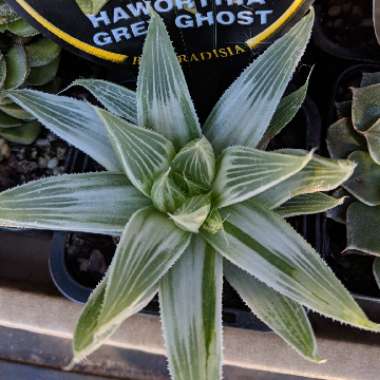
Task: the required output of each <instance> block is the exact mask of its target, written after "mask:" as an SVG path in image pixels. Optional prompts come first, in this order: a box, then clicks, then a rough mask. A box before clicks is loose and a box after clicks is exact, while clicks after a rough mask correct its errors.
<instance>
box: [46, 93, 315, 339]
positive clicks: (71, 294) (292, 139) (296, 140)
mask: <svg viewBox="0 0 380 380" xmlns="http://www.w3.org/2000/svg"><path fill="white" fill-rule="evenodd" d="M320 133H321V120H320V115H319V111H318V109H317V107H316V105H315V103H314V102H313V101H312V100H311V99H309V98H307V99H306V101H305V103H304V105H303V107H302V109H301V111H300V112H299V114H298V115H297V117H296V118H295V119H294V120H293V121H292V122H291V123H290V125H288V127H287V128H286V129H285V130H284V131H283V132H282V133H281V134H279V135H278V136H277V137H276V138H275V139H274V140H273V142H272V143H271V146H270V148H271V149H278V148H285V147H291V148H304V149H311V148H315V147H318V146H319V145H320ZM83 160H87V158H86V157H85V156H83V155H81V154H78V156H77V158H76V162H75V163H74V164H73V168H72V171H84V170H85V171H88V167H89V166H90V168H91V167H92V165H93V164H92V163H90V164H88V162H83ZM290 222H291V223H292V225H293V226H294V227H295V228H296V229H297V230H298V231H299V232H300V233H302V234H303V235H304V236H305V238H307V239H308V240H309V241H312V240H314V231H315V221H314V218H311V217H302V218H294V219H293V220H291V221H290ZM75 236H79V238H80V239H83V240H87V239H91V242H92V243H94V244H95V245H94V246H91V245H89V244H87V243H84V245H83V247H84V249H83V251H85V252H80V248H81V246H80V244H79V246H78V250H77V251H76V252H74V253H73V252H72V253H71V254H70V252H69V249H70V244H71V242H72V239H73V237H74V238H75ZM106 239H107V237H105V236H102V235H92V237H90V235H88V234H76V233H62V232H56V233H55V234H54V238H53V248H52V252H51V256H50V273H51V276H52V279H53V281H54V283H55V284H56V286H57V288H58V289H59V290H60V292H61V293H62V294H63V295H64V296H65V297H66V298H68V299H70V300H72V301H74V302H78V303H84V302H86V301H87V299H88V297H89V295H90V294H91V292H92V290H93V288H94V287H95V286H96V284H97V283H98V282H99V281H100V276H99V274H100V271H99V260H100V261H101V263H100V267H101V266H102V262H103V263H106V264H107V265H108V264H109V263H110V261H111V259H112V257H110V255H109V252H110V251H111V250H112V254H113V252H114V250H115V248H116V244H115V243H114V241H113V240H112V238H108V239H109V240H108V244H107V242H106ZM100 245H101V246H100ZM91 251H95V252H96V251H100V252H101V253H102V256H103V259H101V256H100V255H99V254H98V253H96V254H95V256H96V257H95V259H96V260H98V262H97V266H98V270H97V273H96V274H95V275H93V276H92V278H89V275H88V273H87V274H84V273H83V271H81V269H80V268H79V266H81V265H82V266H84V267H85V268H86V267H87V266H88V265H91ZM76 253H79V254H81V255H83V257H82V259H83V260H82V261H81V260H78V258H75V257H74V258H73V257H70V255H73V254H74V256H75V255H76ZM92 253H93V254H94V252H92ZM86 255H87V256H86ZM111 256H112V255H111ZM96 260H95V261H96ZM93 261H94V260H93ZM75 263H76V265H77V267H76V268H75ZM105 269H106V268H102V271H103V270H104V271H105ZM90 277H91V276H90ZM91 282H92V285H91V284H90V283H91ZM143 312H144V313H149V314H155V315H156V314H158V312H159V305H158V300H157V299H155V300H153V301H152V302H151V303H150V304H149V305H148V306H147V307H146V308H145V309H144V310H143ZM223 322H224V324H225V325H228V326H232V327H238V328H247V329H254V330H257V331H263V332H265V331H270V329H269V328H268V327H267V326H266V325H265V324H264V323H262V322H261V321H259V320H258V319H257V318H255V316H254V315H253V314H252V313H251V312H250V311H249V309H248V308H247V307H246V306H245V305H244V303H243V302H242V301H241V299H240V298H239V296H238V295H237V294H236V293H235V291H234V290H233V289H232V288H231V287H230V286H229V285H228V284H227V283H226V284H225V285H224V291H223Z"/></svg>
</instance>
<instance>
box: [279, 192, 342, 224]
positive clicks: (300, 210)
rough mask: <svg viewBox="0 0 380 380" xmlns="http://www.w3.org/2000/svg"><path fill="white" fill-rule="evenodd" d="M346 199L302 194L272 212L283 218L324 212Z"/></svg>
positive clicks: (317, 194)
mask: <svg viewBox="0 0 380 380" xmlns="http://www.w3.org/2000/svg"><path fill="white" fill-rule="evenodd" d="M345 199H346V197H342V198H334V197H330V196H329V195H326V194H324V193H313V194H302V195H298V196H297V197H294V198H292V199H290V200H289V201H287V202H286V203H284V204H283V205H282V206H280V207H278V208H276V209H275V210H274V211H275V212H277V213H278V214H280V215H281V216H283V217H284V218H291V217H293V216H299V215H312V214H319V213H321V212H326V211H328V210H331V209H333V208H335V207H337V206H340V205H342V204H343V203H344V201H345Z"/></svg>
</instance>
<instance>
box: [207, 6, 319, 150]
mask: <svg viewBox="0 0 380 380" xmlns="http://www.w3.org/2000/svg"><path fill="white" fill-rule="evenodd" d="M313 22H314V11H313V10H311V11H310V12H309V14H308V15H307V16H305V17H304V18H303V19H302V20H301V21H300V22H298V23H297V25H296V26H295V27H293V28H292V29H291V30H290V31H289V32H288V33H287V34H285V35H284V36H283V37H281V38H279V39H278V40H277V41H276V42H275V43H273V44H272V45H271V46H270V47H269V48H268V49H267V50H266V51H265V53H264V54H262V55H261V56H260V57H259V58H258V59H256V60H255V61H254V62H253V63H252V64H251V65H250V66H249V67H248V68H247V69H246V70H245V71H244V72H243V74H242V75H241V76H240V77H239V78H238V79H237V80H236V81H235V82H234V83H233V84H232V86H231V87H230V88H229V89H228V90H227V91H226V93H225V94H224V95H223V96H222V98H221V99H220V100H219V101H218V103H217V104H216V106H215V108H214V109H213V111H212V112H211V114H210V116H209V118H208V119H207V121H206V124H205V131H206V133H205V135H206V137H207V138H208V139H209V140H210V142H211V144H212V146H213V147H214V149H215V150H216V152H217V153H220V152H221V151H222V150H223V149H224V148H226V147H228V146H231V145H244V146H250V147H253V148H254V147H256V146H257V145H258V144H259V143H260V141H261V140H262V138H263V136H264V134H265V132H266V130H267V129H268V127H269V125H270V123H271V120H272V118H273V115H274V114H275V112H276V110H277V108H278V105H279V103H280V101H281V98H282V96H283V95H284V92H285V90H286V87H287V85H288V83H289V81H290V79H291V78H292V75H293V73H294V71H295V69H296V67H297V65H298V63H299V61H300V59H301V57H302V56H303V54H304V51H305V49H306V45H307V43H308V42H309V39H310V34H311V29H312V26H313Z"/></svg>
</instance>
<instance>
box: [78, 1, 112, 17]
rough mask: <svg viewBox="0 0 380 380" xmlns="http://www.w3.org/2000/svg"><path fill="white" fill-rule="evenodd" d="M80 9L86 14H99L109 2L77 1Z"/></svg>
mask: <svg viewBox="0 0 380 380" xmlns="http://www.w3.org/2000/svg"><path fill="white" fill-rule="evenodd" d="M75 1H76V2H77V4H78V6H79V7H80V9H81V10H82V11H83V12H84V13H86V14H91V15H92V14H97V13H98V12H99V11H100V10H101V9H102V8H103V7H104V5H106V4H107V3H108V2H109V0H75Z"/></svg>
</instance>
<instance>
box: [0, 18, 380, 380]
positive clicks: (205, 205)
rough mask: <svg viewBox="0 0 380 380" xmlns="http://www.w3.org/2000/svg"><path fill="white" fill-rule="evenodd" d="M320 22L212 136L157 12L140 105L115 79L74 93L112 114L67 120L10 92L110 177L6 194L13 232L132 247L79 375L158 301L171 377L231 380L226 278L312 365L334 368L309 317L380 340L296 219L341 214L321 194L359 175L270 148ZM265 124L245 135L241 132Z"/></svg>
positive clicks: (54, 100)
mask: <svg viewBox="0 0 380 380" xmlns="http://www.w3.org/2000/svg"><path fill="white" fill-rule="evenodd" d="M313 20H314V12H313V10H310V12H309V13H308V14H307V15H306V16H305V17H304V18H303V19H302V20H301V21H300V22H299V23H298V24H297V25H295V26H294V27H293V28H292V29H291V31H290V32H289V34H288V35H286V36H284V37H282V38H280V39H279V40H278V41H277V42H276V43H275V44H274V45H272V46H271V47H269V48H268V49H267V51H266V52H264V53H263V55H262V56H261V57H260V59H259V60H257V61H256V62H254V63H253V64H251V65H250V66H249V67H248V69H247V70H246V71H245V72H244V73H243V74H242V77H241V78H239V79H238V80H237V81H236V82H235V84H233V86H232V88H231V89H230V90H228V91H227V92H226V93H225V95H224V96H223V98H222V100H221V101H220V102H219V103H218V104H217V105H216V107H215V109H214V110H213V112H212V114H211V116H210V118H209V119H208V121H207V128H206V129H205V130H204V134H203V132H202V129H201V127H200V126H199V122H198V118H197V115H196V113H195V108H194V106H193V104H192V101H191V98H190V95H189V91H188V89H187V85H186V82H185V80H184V77H183V74H182V72H181V68H180V66H179V64H178V62H177V60H176V56H175V54H174V49H173V47H172V45H171V42H170V39H169V36H168V33H167V31H166V28H165V25H164V23H163V22H162V20H161V19H160V17H159V16H157V15H156V14H152V19H151V21H150V26H149V31H148V37H147V39H146V42H145V47H144V53H143V56H142V60H141V68H140V75H139V79H138V83H139V84H138V87H137V94H134V93H131V91H129V90H126V89H123V88H122V87H120V86H113V85H112V84H110V83H107V82H104V81H81V82H76V83H75V84H77V85H82V86H84V87H86V88H88V89H89V90H90V91H91V92H93V93H94V94H96V95H97V98H98V100H99V101H100V103H101V104H103V105H104V107H105V108H106V109H100V108H96V107H92V106H90V105H88V104H87V103H84V102H81V101H78V100H73V99H69V98H65V97H63V98H61V99H62V102H63V104H64V105H63V106H62V105H61V104H60V98H59V97H57V96H54V95H49V94H43V93H40V92H36V91H30V90H13V91H8V92H7V93H6V94H5V95H6V96H7V97H8V98H9V99H11V100H12V101H14V102H16V103H17V104H18V105H19V106H20V107H22V108H24V109H26V110H27V111H28V112H30V113H31V114H32V115H33V116H34V117H35V118H36V119H37V120H39V121H40V122H41V123H43V124H44V125H46V127H47V128H49V129H51V130H52V131H54V132H55V133H56V134H58V135H60V136H62V137H63V138H65V139H67V140H68V141H70V142H71V143H72V144H74V145H76V146H77V147H78V148H79V149H82V150H83V151H84V152H85V153H87V154H88V155H90V156H91V157H92V158H94V159H95V160H96V161H98V162H99V163H103V165H105V167H106V169H107V170H110V171H111V172H105V173H96V174H91V173H88V174H82V175H79V176H78V175H66V176H63V177H58V178H52V179H42V180H38V181H35V182H32V183H30V184H26V185H23V186H20V187H18V188H16V189H11V190H8V191H5V192H3V193H1V194H0V225H2V226H8V227H9V226H12V227H28V228H31V227H32V228H33V227H35V228H44V229H46V228H49V229H60V230H68V231H70V230H73V229H74V230H76V231H86V232H89V231H90V232H94V233H95V232H103V233H109V234H116V235H121V240H120V243H119V245H118V247H117V251H116V254H115V257H114V259H113V262H112V264H111V266H110V268H109V270H108V272H107V274H106V275H105V277H104V279H103V281H102V282H101V283H100V284H99V285H98V287H97V288H96V289H95V290H94V292H93V293H92V295H91V297H90V298H89V300H88V302H87V304H86V306H85V307H84V310H83V312H82V315H81V317H80V319H79V322H78V325H77V328H76V331H75V336H74V359H73V363H74V364H75V363H77V362H79V361H80V360H82V359H84V358H85V357H86V356H87V355H90V354H91V353H92V352H93V351H95V350H96V349H97V348H98V347H100V346H101V345H102V344H103V343H104V342H105V341H106V340H107V339H108V338H109V337H110V336H111V335H112V334H113V333H114V332H115V331H116V330H117V328H118V327H119V326H120V325H121V323H122V322H123V321H124V320H126V319H127V318H128V317H130V316H131V315H132V314H134V313H137V312H138V311H139V310H141V309H142V308H143V307H144V306H145V305H147V303H149V302H150V300H151V299H152V297H153V296H154V295H155V294H156V293H157V292H159V295H160V302H161V317H162V323H163V332H164V337H165V343H166V348H167V353H168V358H169V368H170V372H171V376H172V378H173V379H175V380H219V379H221V378H222V363H223V352H222V323H221V309H222V305H221V299H222V275H223V273H224V274H225V275H226V278H227V281H230V282H231V284H232V286H233V287H234V288H235V289H236V290H237V291H238V293H239V294H240V295H241V297H242V298H243V300H244V301H245V302H246V303H247V304H248V306H249V307H250V308H251V310H252V311H253V312H254V313H256V314H257V316H258V317H259V318H261V319H262V320H263V321H264V322H265V323H267V324H268V326H270V327H271V328H272V329H273V331H275V332H276V333H277V334H278V335H279V336H280V337H281V338H282V339H284V340H285V341H286V342H287V343H288V344H289V345H290V346H291V347H293V348H294V349H295V350H296V351H297V352H299V353H300V354H301V355H302V356H303V357H305V358H306V359H308V360H311V361H314V362H321V358H320V355H319V353H318V348H317V344H316V340H315V337H314V333H313V330H312V328H311V325H310V323H309V321H308V317H307V314H306V313H305V311H304V307H305V306H306V307H308V308H310V309H312V310H315V311H317V312H319V313H321V314H324V315H326V316H328V317H331V318H333V319H335V320H338V321H340V322H343V323H347V324H350V325H352V326H356V327H359V328H362V329H367V330H373V331H378V330H379V329H380V327H379V325H377V324H376V323H373V322H371V321H370V320H369V319H368V318H367V317H366V316H365V314H364V313H363V311H362V310H361V309H360V307H359V306H358V305H357V304H356V302H355V300H354V299H353V298H352V297H351V295H350V294H349V292H348V291H347V290H346V289H345V288H344V287H343V286H342V284H341V283H340V282H339V281H338V280H337V278H336V277H335V276H334V274H333V272H332V271H331V270H330V269H329V268H328V267H327V266H326V264H325V263H324V262H323V260H322V259H321V258H320V256H319V255H318V254H317V252H316V251H315V250H314V249H313V248H312V247H311V246H310V245H309V244H308V243H307V242H306V241H305V240H304V239H303V238H302V237H301V236H300V235H299V234H298V233H297V232H296V231H295V230H293V228H292V227H290V225H289V224H288V223H287V222H286V221H285V219H284V218H283V216H282V215H283V214H284V215H287V214H290V215H295V214H308V213H313V212H318V211H321V210H325V209H328V208H329V207H334V206H336V204H338V203H340V200H334V199H332V198H331V197H329V196H327V195H323V194H322V193H321V192H322V191H324V190H332V189H334V188H335V187H337V186H339V185H340V184H342V183H343V182H344V181H345V180H347V178H348V177H349V176H350V175H351V174H352V172H353V170H354V167H355V165H354V164H353V163H352V162H350V161H349V160H332V159H325V158H322V157H319V156H317V155H315V154H314V152H313V151H312V152H305V151H299V150H288V151H278V152H265V151H263V150H260V149H258V148H257V145H258V144H260V143H261V142H262V141H265V138H264V137H265V136H268V135H266V132H267V128H268V127H269V125H271V120H272V118H273V116H274V115H275V113H276V110H277V106H278V105H279V104H280V103H281V98H282V96H283V93H284V91H285V88H286V86H287V84H288V82H289V80H290V78H291V75H292V73H293V71H294V70H295V68H296V66H297V63H298V61H299V60H300V58H301V55H302V52H303V51H304V50H305V47H306V45H307V43H308V41H309V38H310V34H311V29H312V25H313ZM162 52H165V54H162ZM278 62H280V63H281V64H278ZM159 68H165V70H160V69H159ZM270 77H273V78H275V80H273V81H272V80H269V82H268V83H270V85H265V83H263V82H262V78H267V79H268V78H270ZM247 83H248V84H247ZM246 86H252V88H253V89H254V91H248V88H247V87H246ZM303 91H304V89H303V90H302V92H303ZM164 95H165V96H164ZM303 98H304V96H300V95H299V93H298V95H297V96H292V97H290V98H287V99H286V103H288V104H291V107H290V109H289V112H290V113H291V115H286V114H285V113H286V110H285V109H284V108H283V109H282V110H281V115H282V116H281V117H279V118H277V120H278V123H279V124H278V125H280V127H278V128H279V129H282V128H283V125H282V124H283V123H284V124H286V123H287V122H288V121H289V120H290V119H291V118H292V117H293V116H294V110H295V109H298V108H299V107H300V105H301V103H302V100H303ZM120 99H123V102H125V104H122V103H123V102H121V101H120ZM165 100H167V101H165ZM283 102H284V101H283ZM282 104H284V103H282ZM37 105H38V106H37ZM161 110H163V112H161ZM246 112H248V113H247V114H246ZM225 116H228V125H227V127H228V128H227V129H226V123H224V121H223V120H225ZM251 117H253V119H254V122H247V123H244V129H243V132H244V133H243V134H242V129H241V128H242V127H243V124H242V121H250V120H251ZM173 121H175V122H173ZM90 122H91V126H90V125H89V123H90ZM82 123H83V125H81V124H82ZM136 123H138V124H137V125H136ZM73 126H75V127H73ZM276 129H277V128H276ZM87 133H88V136H87V135H86V134H87ZM244 136H249V137H250V138H248V139H245V138H244ZM88 138H90V139H91V143H89V141H88ZM263 138H264V140H263ZM236 143H238V144H239V145H238V146H236V145H235V146H230V145H231V144H236ZM214 144H215V145H214ZM94 146H95V147H96V149H94ZM112 170H113V171H115V170H116V171H117V172H112ZM268 192H269V193H271V197H269V198H268V197H267V198H266V197H265V194H267V193H268ZM293 198H294V199H293ZM102 199H103V200H104V202H102ZM263 199H265V200H266V201H265V202H264V201H263ZM271 199H272V202H270V200H271ZM223 268H225V272H223Z"/></svg>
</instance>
